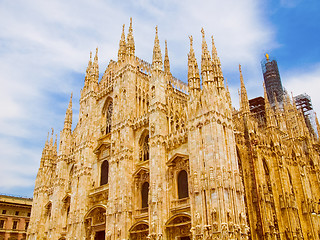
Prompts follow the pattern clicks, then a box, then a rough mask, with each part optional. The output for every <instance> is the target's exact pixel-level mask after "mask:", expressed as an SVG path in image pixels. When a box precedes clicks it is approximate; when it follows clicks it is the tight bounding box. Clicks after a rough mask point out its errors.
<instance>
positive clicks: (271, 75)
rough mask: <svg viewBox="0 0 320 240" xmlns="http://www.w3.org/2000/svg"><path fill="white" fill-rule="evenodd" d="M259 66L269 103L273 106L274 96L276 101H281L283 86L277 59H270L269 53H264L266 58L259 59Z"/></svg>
mask: <svg viewBox="0 0 320 240" xmlns="http://www.w3.org/2000/svg"><path fill="white" fill-rule="evenodd" d="M261 67H262V72H263V79H264V83H265V86H266V90H267V95H268V100H269V102H270V104H271V105H273V106H274V104H275V97H276V98H277V101H278V102H279V103H281V102H282V99H283V88H282V83H281V78H280V73H279V69H278V64H277V61H276V60H275V59H270V58H269V55H268V54H266V59H264V60H262V61H261Z"/></svg>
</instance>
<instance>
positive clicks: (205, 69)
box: [201, 28, 213, 84]
mask: <svg viewBox="0 0 320 240" xmlns="http://www.w3.org/2000/svg"><path fill="white" fill-rule="evenodd" d="M201 33H202V55H201V75H202V84H204V83H206V82H207V81H212V80H213V79H210V76H209V72H211V71H212V69H211V65H212V64H211V57H210V53H209V51H208V46H207V42H206V38H205V33H204V29H203V28H202V29H201Z"/></svg>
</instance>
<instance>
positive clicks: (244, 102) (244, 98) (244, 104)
mask: <svg viewBox="0 0 320 240" xmlns="http://www.w3.org/2000/svg"><path fill="white" fill-rule="evenodd" d="M239 72H240V84H241V90H240V91H241V92H240V98H241V99H240V110H241V111H242V113H250V107H249V100H248V95H247V90H246V86H245V85H244V81H243V76H242V70H241V65H240V64H239Z"/></svg>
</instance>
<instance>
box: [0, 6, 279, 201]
mask: <svg viewBox="0 0 320 240" xmlns="http://www.w3.org/2000/svg"><path fill="white" fill-rule="evenodd" d="M262 4H263V1H256V0H242V1H238V0H225V1H221V0H211V1H210V0H207V1H193V0H185V1H178V0H175V1H169V0H164V1H160V2H159V1H156V0H138V1H134V0H127V1H103V0H90V1H89V0H69V1H63V0H57V1H41V0H17V1H9V0H5V1H2V2H1V8H0V53H1V54H0V73H1V75H0V84H1V88H0V102H1V103H0V104H1V109H2V111H1V112H0V143H1V144H3V145H2V150H3V151H0V152H1V154H0V163H1V165H4V166H5V167H4V168H1V169H0V176H5V178H4V179H8V180H6V181H5V183H6V184H9V181H10V186H11V187H18V186H20V185H21V184H25V186H27V185H28V186H31V185H32V184H33V182H32V181H33V178H32V177H31V176H32V175H33V174H35V169H36V168H37V167H38V166H39V161H40V154H41V153H40V152H39V149H41V148H42V146H43V144H44V141H45V138H46V131H48V130H49V129H50V128H51V127H54V128H55V129H56V132H59V131H60V130H61V128H62V127H63V120H64V113H65V109H66V107H67V104H68V101H69V94H70V92H71V91H73V92H74V107H75V109H76V111H78V106H77V101H78V100H79V91H80V88H81V87H82V84H83V80H84V79H83V77H84V75H83V74H84V73H85V68H86V64H87V61H88V56H89V51H90V50H94V49H95V47H96V46H99V59H100V60H99V61H100V66H101V69H100V71H101V72H103V71H104V68H105V67H106V66H107V64H108V62H109V60H110V59H111V58H112V59H116V56H117V50H118V44H119V39H120V34H121V30H122V27H121V26H122V24H123V23H125V24H126V29H127V27H128V23H129V17H133V24H134V38H135V42H136V54H137V56H139V57H141V58H143V59H146V60H147V61H151V58H152V48H153V41H154V32H155V30H154V27H155V26H156V25H158V26H159V37H160V41H161V46H162V47H164V40H165V39H167V40H168V48H169V55H170V61H171V65H172V66H171V68H172V71H173V73H174V75H178V76H180V77H182V78H185V77H186V74H187V68H186V66H187V53H188V51H189V39H188V35H193V36H194V45H195V47H196V54H197V58H198V61H199V63H200V58H201V52H200V51H201V33H200V29H201V27H204V29H205V31H206V39H207V41H208V45H209V46H211V40H210V39H211V37H210V36H211V35H214V37H215V42H216V46H217V49H218V53H219V56H220V57H221V61H222V64H223V70H224V72H225V75H226V76H227V77H228V80H229V83H230V85H231V89H235V88H236V87H235V86H238V85H239V81H238V79H239V77H238V73H237V69H238V64H239V63H241V64H242V65H243V71H244V75H245V79H246V82H247V86H248V91H249V92H250V91H253V89H255V88H256V86H257V82H258V83H259V84H260V82H261V81H257V78H260V79H261V70H260V64H259V62H260V57H261V55H262V53H263V49H264V48H265V46H269V48H272V47H274V46H276V43H275V42H274V33H273V30H272V27H271V26H270V25H269V24H268V21H267V20H266V19H265V17H266V16H264V15H263V11H262V9H263V5H262ZM230 76H231V77H230ZM234 76H236V77H234ZM183 80H185V79H183ZM259 86H260V85H259ZM250 89H251V90H250ZM233 92H235V91H234V90H233ZM235 101H237V100H235ZM74 119H78V117H77V116H76V117H74ZM75 124H76V123H74V126H75ZM26 142H27V144H26ZM35 146H36V147H35ZM17 152H18V153H19V154H17ZM18 166H19V167H18ZM26 166H29V168H26V169H27V170H28V171H30V174H27V175H23V177H22V175H21V174H22V173H21V171H20V170H19V169H23V168H24V167H26ZM19 176H20V177H19ZM13 179H15V180H13ZM28 179H29V180H28ZM30 179H32V181H31V180H30ZM1 182H3V181H2V180H1ZM4 185H5V184H2V185H0V192H1V191H2V190H1V188H2V189H4ZM7 189H8V188H6V191H9V190H7ZM28 194H29V195H30V194H31V193H28Z"/></svg>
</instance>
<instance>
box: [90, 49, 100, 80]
mask: <svg viewBox="0 0 320 240" xmlns="http://www.w3.org/2000/svg"><path fill="white" fill-rule="evenodd" d="M92 66H93V67H92V68H93V80H94V81H95V82H96V83H98V81H99V64H98V47H97V48H96V54H95V56H94V60H93V64H92Z"/></svg>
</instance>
